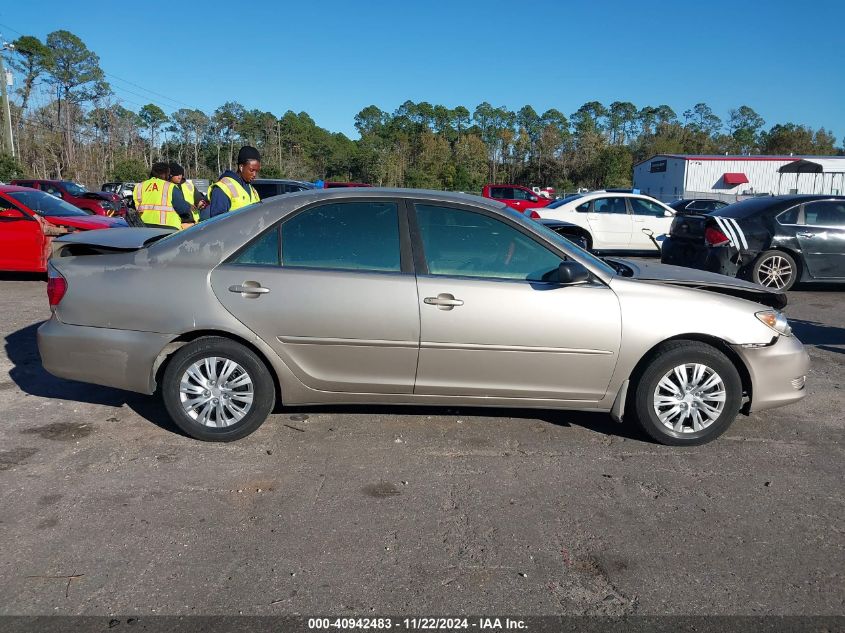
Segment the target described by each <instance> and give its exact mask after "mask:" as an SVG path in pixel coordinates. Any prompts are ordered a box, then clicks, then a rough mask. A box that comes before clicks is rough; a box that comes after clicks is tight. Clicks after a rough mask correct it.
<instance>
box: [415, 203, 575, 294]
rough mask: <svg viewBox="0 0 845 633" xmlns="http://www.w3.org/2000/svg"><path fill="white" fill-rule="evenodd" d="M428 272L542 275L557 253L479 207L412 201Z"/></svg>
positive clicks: (555, 262)
mask: <svg viewBox="0 0 845 633" xmlns="http://www.w3.org/2000/svg"><path fill="white" fill-rule="evenodd" d="M415 207H416V211H417V222H418V224H419V229H420V236H421V238H422V242H423V250H424V252H425V259H426V263H427V264H428V271H429V274H431V275H451V276H463V277H484V278H493V279H519V280H523V281H542V280H543V279H544V276H545V275H548V274H549V273H551V272H552V271H554V270H557V268H558V266H559V265H560V262H561V258H560V257H558V256H557V255H556V254H555V253H553V252H552V251H550V250H548V249H547V248H546V247H545V246H543V245H542V244H540V243H538V242H536V241H534V240H533V239H531V238H530V237H529V236H527V235H525V234H524V233H522V232H521V231H518V230H517V229H516V228H514V227H512V226H510V225H509V224H506V223H504V222H502V221H500V220H497V219H495V218H491V217H489V216H486V215H482V214H481V213H475V212H473V211H467V210H465V209H456V208H453V207H443V206H435V205H423V204H418V205H415Z"/></svg>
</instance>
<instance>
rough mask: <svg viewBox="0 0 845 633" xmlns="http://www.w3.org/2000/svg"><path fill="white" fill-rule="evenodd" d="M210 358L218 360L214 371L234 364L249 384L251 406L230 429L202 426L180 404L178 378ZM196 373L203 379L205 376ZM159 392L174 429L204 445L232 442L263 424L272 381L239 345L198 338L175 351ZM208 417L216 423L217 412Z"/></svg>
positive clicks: (272, 396) (272, 399) (268, 409)
mask: <svg viewBox="0 0 845 633" xmlns="http://www.w3.org/2000/svg"><path fill="white" fill-rule="evenodd" d="M211 357H217V358H219V359H222V360H221V361H220V362H219V363H218V367H222V365H221V364H220V363H222V361H225V360H230V361H234V362H235V363H237V364H238V365H239V366H240V368H241V369H242V370H243V373H245V374H247V376H248V378H249V379H251V381H252V403H251V405H250V406H249V408H248V409H247V411H246V414H245V415H244V416H243V418H242V419H240V420H238V421H236V422H234V423H233V424H231V425H230V426H223V427H214V426H207V425H205V424H202V423H201V422H199V421H197V420H195V419H194V418H193V417H192V416H191V415H189V414H188V413H187V412H186V410H185V407H184V406H183V403H182V393H181V392H180V384H181V381H182V377H183V376H185V374H186V371H187V370H188V369H189V368H190V367H191V366H192V365H193V364H194V363H196V362H198V361H202V360H203V359H205V358H211ZM200 373H201V374H203V377H206V378H207V373H203V372H202V371H201V372H200ZM234 375H236V376H240V375H241V371H240V370H236V373H235V374H234ZM218 388H219V386H218ZM159 391H160V392H161V397H162V400H163V401H164V406H165V408H166V409H167V412H168V414H170V418H171V419H172V420H173V422H174V423H175V424H176V426H178V427H179V428H180V429H182V430H183V431H184V432H185V433H186V434H188V435H190V436H191V437H193V438H196V439H198V440H203V441H205V442H232V441H234V440H239V439H241V438H243V437H246V436H247V435H249V434H250V433H252V432H253V431H255V430H256V429H257V428H258V427H259V426H261V425H262V424H263V423H264V420H266V419H267V416H269V415H270V412H271V411H272V410H273V405H274V403H275V400H276V388H275V385H274V383H273V378H272V377H271V376H270V372H269V371H268V370H267V367H266V365H265V364H264V363H263V362H262V360H261V359H260V358H259V357H258V356H257V355H256V354H255V352H253V351H252V350H251V349H249V348H247V347H245V346H244V345H241V344H240V343H237V342H235V341H232V340H229V339H227V338H222V337H216V336H209V337H204V338H200V339H197V340H196V341H193V342H191V343H188V344H187V345H185V346H184V347H181V348H179V349H178V350H177V351H176V352H175V353H174V354H173V356H172V358H171V359H170V360H169V362H168V363H167V367H166V368H165V370H164V374H163V375H162V379H161V386H160V388H159ZM208 393H212V392H211V391H209V392H208ZM230 393H231V392H230ZM241 393H242V392H241ZM212 396H213V394H212ZM186 397H187V396H186ZM219 397H221V398H222V396H219ZM215 402H216V401H215ZM198 411H200V412H202V411H204V409H201V408H200V407H198ZM210 416H212V417H213V418H215V419H212V420H210V422H214V421H216V416H217V411H211V412H210Z"/></svg>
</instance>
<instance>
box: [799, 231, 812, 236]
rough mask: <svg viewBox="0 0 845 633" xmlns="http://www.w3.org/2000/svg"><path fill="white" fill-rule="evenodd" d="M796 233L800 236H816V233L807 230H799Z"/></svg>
mask: <svg viewBox="0 0 845 633" xmlns="http://www.w3.org/2000/svg"><path fill="white" fill-rule="evenodd" d="M795 235H797V236H798V237H815V236H816V234H815V233H808V232H807V231H798V232H797V233H796V234H795Z"/></svg>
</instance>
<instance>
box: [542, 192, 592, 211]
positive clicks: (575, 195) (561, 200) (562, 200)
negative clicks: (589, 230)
mask: <svg viewBox="0 0 845 633" xmlns="http://www.w3.org/2000/svg"><path fill="white" fill-rule="evenodd" d="M583 197H584V194H583V193H573V194H572V195H571V196H566V197H565V198H558V199H557V200H555V201H554V202H552V203H551V204H550V205H549V206H547V207H546V208H547V209H557V208H558V207H559V206H561V205H564V204H566V203H567V202H572V201H573V200H577V199H578V198H583Z"/></svg>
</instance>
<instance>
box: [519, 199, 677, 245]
mask: <svg viewBox="0 0 845 633" xmlns="http://www.w3.org/2000/svg"><path fill="white" fill-rule="evenodd" d="M534 210H535V211H536V212H537V213H539V214H540V217H542V218H551V219H554V220H563V221H564V222H569V223H571V224H575V225H577V226H579V227H581V228H582V229H583V230H584V236H583V237H584V238H585V240H586V241H587V244H588V247H589V248H591V249H593V250H597V251H654V250H657V249H656V247H655V245H654V242H653V241H652V238H651V237H649V235H648V233H649V232H650V233H651V234H652V237H653V238H654V240H655V241H656V242H657V243H658V244H661V243H662V242H663V240H664V239H665V238H666V235H668V233H669V227H670V226H671V224H672V219H673V218H674V217H675V212H674V211H673V210H672V209H671V208H669V207H668V206H666V205H665V204H663V203H662V202H658V201H657V200H655V199H654V198H652V197H650V196H644V195H641V194H636V193H619V192H609V191H591V192H590V193H586V194H575V195H571V196H567V197H566V198H561V199H560V200H555V201H554V202H552V203H551V204H550V205H549V206H547V207H540V208H537V209H534ZM643 229H646V230H645V231H644V230H643Z"/></svg>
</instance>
